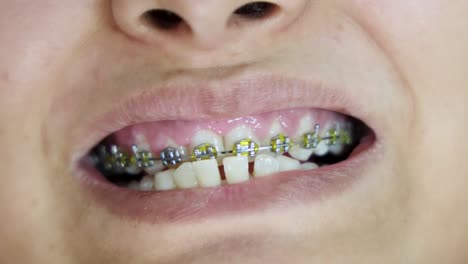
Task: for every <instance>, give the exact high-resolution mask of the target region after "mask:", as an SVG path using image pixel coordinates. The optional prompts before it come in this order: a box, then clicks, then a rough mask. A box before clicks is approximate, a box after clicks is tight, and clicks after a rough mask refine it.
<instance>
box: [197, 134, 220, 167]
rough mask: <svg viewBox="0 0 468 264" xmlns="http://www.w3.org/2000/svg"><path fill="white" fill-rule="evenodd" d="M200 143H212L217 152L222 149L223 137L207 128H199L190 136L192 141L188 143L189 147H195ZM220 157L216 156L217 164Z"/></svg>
mask: <svg viewBox="0 0 468 264" xmlns="http://www.w3.org/2000/svg"><path fill="white" fill-rule="evenodd" d="M202 144H211V145H213V146H214V147H215V148H216V150H217V151H218V152H220V151H223V150H224V142H223V138H222V137H221V136H220V135H218V134H216V133H214V132H213V131H209V130H199V131H197V133H195V135H194V136H193V138H192V142H191V143H190V149H195V148H196V147H198V146H199V145H202ZM221 163H222V157H218V165H221Z"/></svg>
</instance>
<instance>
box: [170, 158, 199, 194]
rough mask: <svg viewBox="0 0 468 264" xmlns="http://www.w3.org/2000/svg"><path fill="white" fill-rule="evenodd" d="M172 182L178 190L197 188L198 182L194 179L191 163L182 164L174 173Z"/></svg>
mask: <svg viewBox="0 0 468 264" xmlns="http://www.w3.org/2000/svg"><path fill="white" fill-rule="evenodd" d="M174 182H175V184H176V186H177V187H178V188H180V189H188V188H194V187H198V181H197V178H196V177H195V171H194V170H193V165H192V163H190V162H186V163H182V165H180V166H179V167H178V168H177V169H176V170H175V171H174Z"/></svg>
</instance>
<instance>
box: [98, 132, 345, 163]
mask: <svg viewBox="0 0 468 264" xmlns="http://www.w3.org/2000/svg"><path fill="white" fill-rule="evenodd" d="M319 132H320V126H319V125H315V127H314V131H313V132H308V133H304V135H303V136H302V139H301V140H298V141H293V140H291V139H290V138H289V137H287V136H285V135H283V134H279V135H277V136H275V137H273V138H272V139H271V140H270V145H268V146H259V145H258V144H257V142H256V141H255V139H254V136H253V135H252V133H251V131H250V130H249V129H247V128H245V127H239V128H237V129H234V130H233V131H231V133H229V135H228V136H226V138H225V143H224V144H223V142H222V140H221V139H220V137H219V136H217V135H216V134H214V133H212V132H209V131H201V132H199V133H198V134H196V135H195V136H194V140H193V142H192V144H191V147H192V149H193V151H192V153H191V155H189V154H186V153H185V150H184V149H183V148H182V147H168V148H166V149H164V150H163V151H162V152H161V153H160V155H159V157H157V156H154V155H153V154H152V153H151V152H150V151H148V150H139V148H138V147H137V146H136V145H135V146H133V148H132V152H133V153H132V155H129V154H127V153H124V152H122V151H121V150H119V148H118V147H117V146H115V145H113V146H111V148H110V153H107V152H106V151H102V150H101V153H100V154H99V155H100V157H99V158H98V159H99V161H100V162H101V163H102V164H103V165H104V167H105V168H106V169H109V170H116V171H121V170H122V169H127V171H136V170H137V169H138V168H145V169H146V168H151V167H154V166H156V165H158V164H160V163H159V162H161V161H162V164H163V165H164V166H165V167H171V166H175V165H178V164H180V163H183V162H186V161H203V160H211V159H212V160H216V159H217V158H218V157H219V156H220V155H224V156H226V155H228V156H246V157H249V158H255V157H256V156H257V155H258V154H259V152H264V151H268V152H271V153H275V154H282V153H286V152H289V154H290V155H291V156H292V157H293V158H295V159H297V160H302V161H306V160H308V158H309V157H310V155H311V154H312V152H313V153H314V154H315V155H317V156H323V155H326V154H327V153H328V151H329V147H330V146H342V145H345V144H350V143H351V137H350V133H349V132H348V131H345V130H343V129H340V128H339V127H337V128H332V129H329V130H328V131H327V132H326V133H325V134H324V136H323V137H322V136H320V134H319ZM224 145H226V146H229V145H231V146H233V148H232V149H231V150H223V148H224V147H223V146H224ZM337 150H340V148H339V147H337V148H335V149H334V151H335V152H336V151H337ZM219 162H220V161H219ZM215 163H216V162H215ZM207 164H208V163H207ZM209 164H212V163H209ZM213 164H214V163H213Z"/></svg>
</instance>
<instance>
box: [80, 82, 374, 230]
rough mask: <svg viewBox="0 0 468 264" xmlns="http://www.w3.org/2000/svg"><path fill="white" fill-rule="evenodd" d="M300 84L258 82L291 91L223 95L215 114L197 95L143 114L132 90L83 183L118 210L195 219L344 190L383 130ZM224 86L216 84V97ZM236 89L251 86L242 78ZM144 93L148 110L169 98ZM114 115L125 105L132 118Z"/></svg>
mask: <svg viewBox="0 0 468 264" xmlns="http://www.w3.org/2000/svg"><path fill="white" fill-rule="evenodd" d="M294 84H295V85H294V86H292V87H295V88H290V87H289V88H285V87H284V86H283V87H282V88H279V87H278V89H275V87H274V85H271V83H265V82H261V83H260V85H261V86H262V87H269V88H268V89H260V90H258V89H257V90H254V89H251V90H250V91H251V92H250V93H252V95H255V96H257V97H258V96H259V95H260V96H261V93H262V92H268V93H275V90H276V91H277V92H279V91H282V92H283V93H284V91H287V93H286V95H287V97H289V98H283V100H281V103H280V102H275V100H274V99H269V100H264V101H263V100H262V102H259V103H258V104H255V103H254V102H252V104H248V105H251V106H252V107H244V108H242V109H241V108H239V109H238V111H236V112H234V111H229V108H230V107H229V106H228V105H226V108H227V109H226V111H222V113H220V112H219V111H217V112H216V114H213V111H212V109H210V108H209V107H201V108H200V107H196V106H200V105H203V99H202V98H200V100H198V101H197V97H196V96H194V97H192V98H193V99H194V102H195V104H194V105H196V106H194V105H185V106H184V107H181V108H182V110H181V111H177V112H178V114H177V115H174V112H172V113H171V114H165V113H164V111H158V112H159V114H158V115H154V114H150V115H146V114H142V113H141V112H138V111H135V109H134V108H135V104H134V103H133V102H134V101H135V99H132V103H129V104H127V106H128V108H129V109H126V110H125V111H126V112H125V111H124V112H122V107H120V108H119V110H117V111H120V112H113V113H112V115H111V116H113V118H112V119H113V120H112V122H114V124H119V127H118V128H117V125H115V126H110V125H109V124H107V125H108V127H107V129H108V130H107V131H106V134H102V133H101V134H102V135H100V139H99V140H97V141H96V142H97V143H93V144H92V147H90V148H89V150H88V151H86V153H85V154H84V155H81V156H80V158H79V159H78V161H77V162H76V163H77V164H78V168H77V170H76V171H77V172H79V173H78V175H80V177H79V178H80V179H82V180H83V181H82V182H83V184H84V185H85V186H84V188H85V189H86V191H89V192H90V193H91V194H92V196H93V197H95V198H96V199H97V200H98V201H99V202H100V203H104V204H105V207H106V208H107V209H109V210H110V211H111V212H112V213H115V214H118V215H119V216H124V217H129V218H132V219H135V220H138V221H148V222H152V223H160V222H174V221H184V220H186V221H192V220H196V219H200V218H204V217H212V216H215V215H225V214H229V213H234V212H248V211H255V210H263V209H267V208H273V207H278V206H279V207H281V206H290V205H291V204H294V203H304V202H310V201H313V200H315V201H318V200H321V199H324V198H325V197H327V196H330V195H339V194H340V193H342V192H344V191H345V190H346V189H349V188H351V186H352V185H353V184H352V183H354V182H356V181H357V180H358V179H360V177H359V176H360V174H362V172H363V171H364V170H365V168H366V166H368V164H370V163H371V161H372V160H373V159H374V158H375V156H376V155H375V152H376V151H377V150H378V145H379V144H378V140H377V139H378V137H377V134H376V132H375V131H376V130H375V129H373V128H372V125H369V124H368V123H366V121H365V120H363V119H361V118H360V116H359V114H360V113H359V112H357V113H353V108H352V107H349V105H348V106H347V105H343V104H341V105H339V103H340V102H341V103H342V102H343V101H339V102H338V101H334V100H333V98H334V96H333V95H332V93H330V90H328V92H327V93H323V91H322V92H321V93H320V97H321V98H319V99H321V100H317V99H318V98H317V97H318V96H317V95H318V94H319V93H318V92H319V89H323V87H324V86H323V85H320V86H317V85H316V86H304V85H297V81H294ZM258 85H259V83H256V85H255V86H257V87H258ZM204 87H207V86H204ZM200 89H204V91H205V92H207V91H208V90H207V88H200ZM239 89H246V88H245V87H243V88H239ZM291 89H294V90H295V92H292V93H291V91H292V90H291ZM167 90H168V91H169V90H171V91H172V92H173V91H174V90H176V88H172V89H167ZM184 90H185V91H188V90H187V89H184ZM213 91H215V92H213ZM311 91H312V92H311ZM197 92H199V91H197V90H196V89H192V90H190V93H189V94H186V95H182V94H183V93H178V96H176V97H175V98H176V99H174V100H178V101H179V103H180V102H183V101H186V100H187V99H188V98H190V95H195V94H197ZM220 92H222V91H218V90H210V93H211V95H216V96H214V97H218V93H220ZM231 92H232V93H236V92H238V93H239V94H242V95H244V96H245V95H246V94H245V91H244V92H240V91H239V90H238V88H234V89H233V90H231ZM259 93H260V94H259ZM205 95H206V93H205ZM291 95H295V96H297V98H293V97H294V96H291ZM219 96H221V95H219ZM310 96H314V97H315V98H314V99H312V97H310ZM324 96H326V97H328V98H327V99H326V100H324V99H325V98H323V97H324ZM143 97H145V100H142V96H141V95H140V97H138V98H139V99H138V100H140V101H141V102H142V103H143V102H149V104H148V105H146V107H141V105H140V107H139V109H146V110H147V112H146V113H148V112H156V110H161V109H162V108H164V104H165V103H164V101H168V100H169V98H170V97H169V96H167V94H164V93H161V92H159V93H158V96H153V97H152V96H151V95H148V94H144V95H143ZM210 97H213V96H210ZM308 97H310V98H308ZM307 99H311V100H307ZM318 101H320V102H321V103H317V102H318ZM284 102H289V103H288V104H285V103H284ZM290 102H293V103H290ZM323 102H327V104H328V105H327V106H326V105H325V104H324V103H323ZM330 102H334V103H337V105H335V106H333V107H332V106H331V104H330ZM166 103H167V102H166ZM244 103H245V101H244ZM235 105H237V106H239V104H238V103H237V104H235ZM254 105H255V107H254ZM150 106H151V107H150ZM130 108H133V109H130ZM150 108H151V110H150ZM156 108H157V109H156ZM337 109H340V110H337ZM356 109H357V108H356ZM231 110H232V109H231ZM128 111H132V112H133V113H134V114H132V115H128ZM184 111H185V113H186V114H183V113H182V112H184ZM197 112H200V113H199V114H197ZM189 113H190V114H189ZM233 113H241V115H236V114H233ZM116 115H125V122H122V119H121V118H119V117H117V118H116ZM129 116H133V117H129ZM143 116H144V117H143ZM108 119H109V118H107V119H105V120H108ZM116 119H119V120H118V121H116ZM101 122H102V121H101ZM109 123H110V122H109ZM109 127H112V128H109Z"/></svg>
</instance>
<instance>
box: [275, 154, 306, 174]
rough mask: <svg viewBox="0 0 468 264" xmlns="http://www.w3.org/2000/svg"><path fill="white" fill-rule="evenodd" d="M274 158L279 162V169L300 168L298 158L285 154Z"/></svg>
mask: <svg viewBox="0 0 468 264" xmlns="http://www.w3.org/2000/svg"><path fill="white" fill-rule="evenodd" d="M276 160H277V161H278V164H279V171H291V170H299V169H301V163H300V162H299V161H298V160H295V159H291V158H289V157H286V156H278V157H276Z"/></svg>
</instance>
